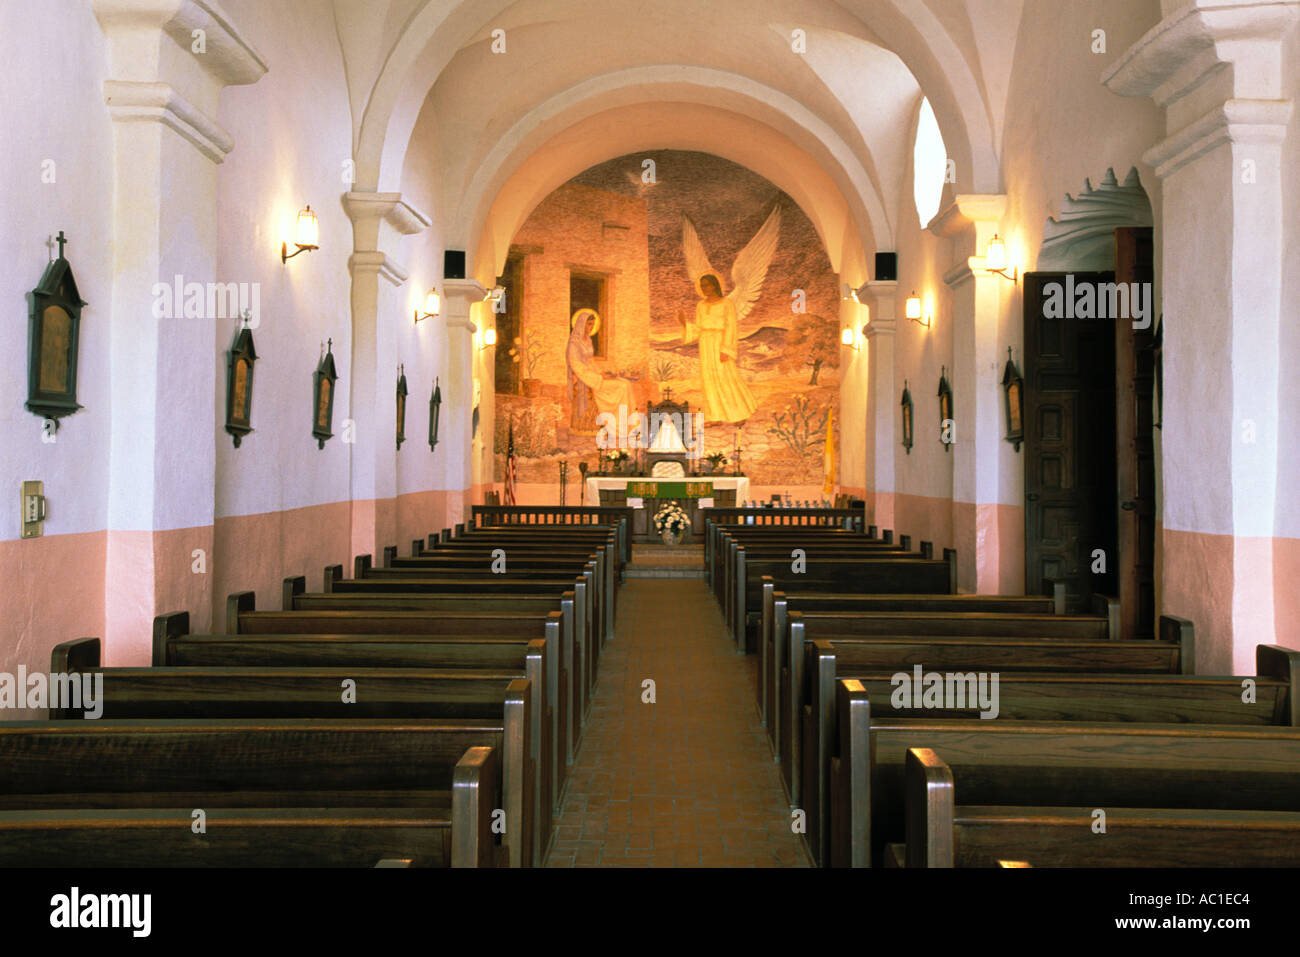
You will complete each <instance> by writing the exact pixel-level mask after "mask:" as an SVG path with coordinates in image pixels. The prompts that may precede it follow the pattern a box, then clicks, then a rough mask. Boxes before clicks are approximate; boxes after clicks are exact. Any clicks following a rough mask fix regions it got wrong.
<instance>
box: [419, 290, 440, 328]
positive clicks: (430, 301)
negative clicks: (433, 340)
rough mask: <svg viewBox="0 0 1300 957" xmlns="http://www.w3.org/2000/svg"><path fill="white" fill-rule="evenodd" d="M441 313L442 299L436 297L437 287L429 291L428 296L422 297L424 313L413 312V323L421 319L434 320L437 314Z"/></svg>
mask: <svg viewBox="0 0 1300 957" xmlns="http://www.w3.org/2000/svg"><path fill="white" fill-rule="evenodd" d="M441 311H442V297H441V296H439V295H438V290H437V287H435V288H433V289H430V290H429V294H428V295H427V296H425V297H424V312H420V310H419V309H417V310H415V321H416V322H419V321H420V320H421V319H436V318H437V316H438V313H439V312H441Z"/></svg>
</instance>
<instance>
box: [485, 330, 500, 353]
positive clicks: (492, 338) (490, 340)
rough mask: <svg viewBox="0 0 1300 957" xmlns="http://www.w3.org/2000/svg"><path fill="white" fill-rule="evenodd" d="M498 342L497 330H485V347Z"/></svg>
mask: <svg viewBox="0 0 1300 957" xmlns="http://www.w3.org/2000/svg"><path fill="white" fill-rule="evenodd" d="M496 344H497V331H496V330H495V329H484V330H483V348H484V349H486V348H487V347H488V346H494V345H496Z"/></svg>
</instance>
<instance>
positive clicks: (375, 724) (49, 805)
mask: <svg viewBox="0 0 1300 957" xmlns="http://www.w3.org/2000/svg"><path fill="white" fill-rule="evenodd" d="M501 757H502V742H501V731H500V728H499V727H495V728H494V727H492V726H491V724H490V723H488V724H484V723H482V722H474V721H468V720H456V721H447V720H418V719H411V720H404V721H391V722H390V721H371V722H366V723H364V724H362V723H358V722H355V721H342V720H313V719H279V720H276V719H229V720H220V721H201V720H193V719H188V720H181V719H159V720H110V719H102V720H99V721H82V720H76V721H14V722H5V723H0V764H2V765H3V766H4V768H5V774H4V776H3V778H0V863H3V864H4V865H5V866H11V867H15V866H44V867H50V866H56V867H74V866H75V867H88V866H101V867H102V866H119V867H120V866H124V865H143V866H153V867H157V866H159V865H160V864H170V865H184V866H235V865H238V866H244V867H250V866H316V867H324V866H361V867H370V866H373V864H374V863H375V861H377V860H379V859H381V858H386V857H409V858H411V859H412V860H414V861H416V862H417V863H419V864H420V865H423V866H446V865H448V864H450V865H451V866H453V867H484V866H492V865H494V864H495V863H497V862H498V859H499V858H500V857H501V855H500V853H499V849H498V848H497V847H496V846H495V843H494V839H493V835H492V830H491V827H492V817H493V812H494V810H495V809H496V808H499V807H500V806H501V805H500V803H499V801H500V774H501V770H500V765H501ZM324 808H329V809H330V810H322V809H324ZM196 811H201V812H202V818H200V817H199V816H198V815H196V814H195V812H196ZM200 819H201V820H202V822H203V825H204V830H202V831H200V830H199V829H198V828H197V826H196V822H197V821H199V820H200Z"/></svg>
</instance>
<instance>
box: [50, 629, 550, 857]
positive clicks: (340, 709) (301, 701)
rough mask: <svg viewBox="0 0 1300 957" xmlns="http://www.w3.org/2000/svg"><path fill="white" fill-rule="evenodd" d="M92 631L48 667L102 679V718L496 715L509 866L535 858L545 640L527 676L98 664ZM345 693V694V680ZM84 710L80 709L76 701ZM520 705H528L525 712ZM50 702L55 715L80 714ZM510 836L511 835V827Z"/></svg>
mask: <svg viewBox="0 0 1300 957" xmlns="http://www.w3.org/2000/svg"><path fill="white" fill-rule="evenodd" d="M99 649H100V642H99V639H98V638H84V639H78V640H77V641H74V642H64V643H62V644H60V645H57V646H56V647H55V648H54V651H53V652H52V654H51V661H50V670H51V673H54V674H61V673H62V674H70V673H81V674H90V673H91V672H93V673H94V674H95V675H96V676H97V681H99V682H102V686H101V691H100V697H99V700H98V702H97V707H98V710H99V711H100V712H101V714H100V717H101V718H340V719H348V720H357V721H365V720H367V719H375V718H382V719H394V718H471V719H480V720H487V719H493V720H499V721H501V722H502V736H503V742H504V750H503V761H502V788H503V792H504V795H505V806H504V808H503V809H504V810H505V812H506V831H505V837H504V838H503V843H504V844H506V845H507V846H508V847H509V852H510V863H511V866H512V867H528V866H536V867H540V866H541V862H542V861H541V859H542V856H543V854H544V853H545V850H546V841H547V840H548V839H549V836H550V813H551V811H550V809H551V801H552V798H551V793H550V786H549V775H550V758H551V750H552V749H551V742H550V740H549V736H548V734H547V732H548V730H549V729H548V726H547V721H548V717H547V715H546V714H545V713H544V709H543V708H542V707H541V705H544V704H545V688H546V681H545V672H544V669H545V658H544V655H545V645H544V643H542V642H540V641H538V642H533V643H531V647H530V649H529V651H528V656H529V659H530V663H531V664H532V665H533V667H530V668H527V669H525V670H526V672H528V673H532V674H533V675H534V679H533V680H530V679H529V678H528V677H527V676H526V675H521V674H520V673H519V669H512V670H510V671H498V672H493V671H485V670H461V671H447V670H443V671H435V670H425V669H409V668H408V669H396V668H387V669H382V668H352V669H347V670H340V669H328V668H315V669H310V668H283V667H281V668H268V667H260V668H255V667H207V668H196V667H191V668H179V667H169V668H104V667H102V666H101V665H100V658H99V653H100V652H99ZM345 680H346V681H350V682H351V683H352V685H351V689H350V691H351V694H350V695H345V694H344V681H345ZM83 710H84V709H83ZM525 712H527V713H525ZM82 716H83V715H82V711H78V710H75V709H70V708H69V709H51V712H50V717H51V718H52V719H54V720H71V719H73V718H77V717H82ZM516 835H517V836H516Z"/></svg>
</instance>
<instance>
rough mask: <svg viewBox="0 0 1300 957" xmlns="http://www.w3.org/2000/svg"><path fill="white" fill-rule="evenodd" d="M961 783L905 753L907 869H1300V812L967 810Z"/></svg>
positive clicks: (932, 757)
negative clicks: (1018, 863) (1010, 860)
mask: <svg viewBox="0 0 1300 957" xmlns="http://www.w3.org/2000/svg"><path fill="white" fill-rule="evenodd" d="M954 779H955V775H954V774H953V771H952V768H950V767H949V766H948V765H947V764H946V763H945V762H944V761H943V759H942V757H941V756H940V755H939V754H938V753H937V752H935V751H934V750H932V749H930V748H909V749H908V751H907V759H906V768H905V788H906V792H905V795H904V801H905V803H906V817H907V821H906V829H907V845H906V851H905V861H906V866H907V867H912V868H916V867H992V866H1000V865H1001V864H1002V863H1003V862H1004V861H1005V857H1006V855H1008V854H1017V855H1025V854H1028V855H1030V856H1032V857H1033V859H1034V861H1035V862H1036V864H1037V865H1038V866H1039V867H1295V866H1297V865H1298V864H1300V812H1296V811H1252V810H1214V809H1169V808H1123V807H1106V808H1097V807H1094V806H1089V807H1024V806H1019V805H1015V806H1007V805H1002V806H981V805H961V804H958V803H957V800H958V797H959V794H958V791H957V789H956V787H955V783H954ZM1098 810H1101V811H1103V812H1104V813H1105V818H1104V825H1105V830H1104V831H1100V832H1099V831H1097V830H1096V829H1095V828H1096V826H1097V824H1098V822H1099V821H1100V820H1102V819H1100V818H1099V817H1098V815H1097V811H1098Z"/></svg>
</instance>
